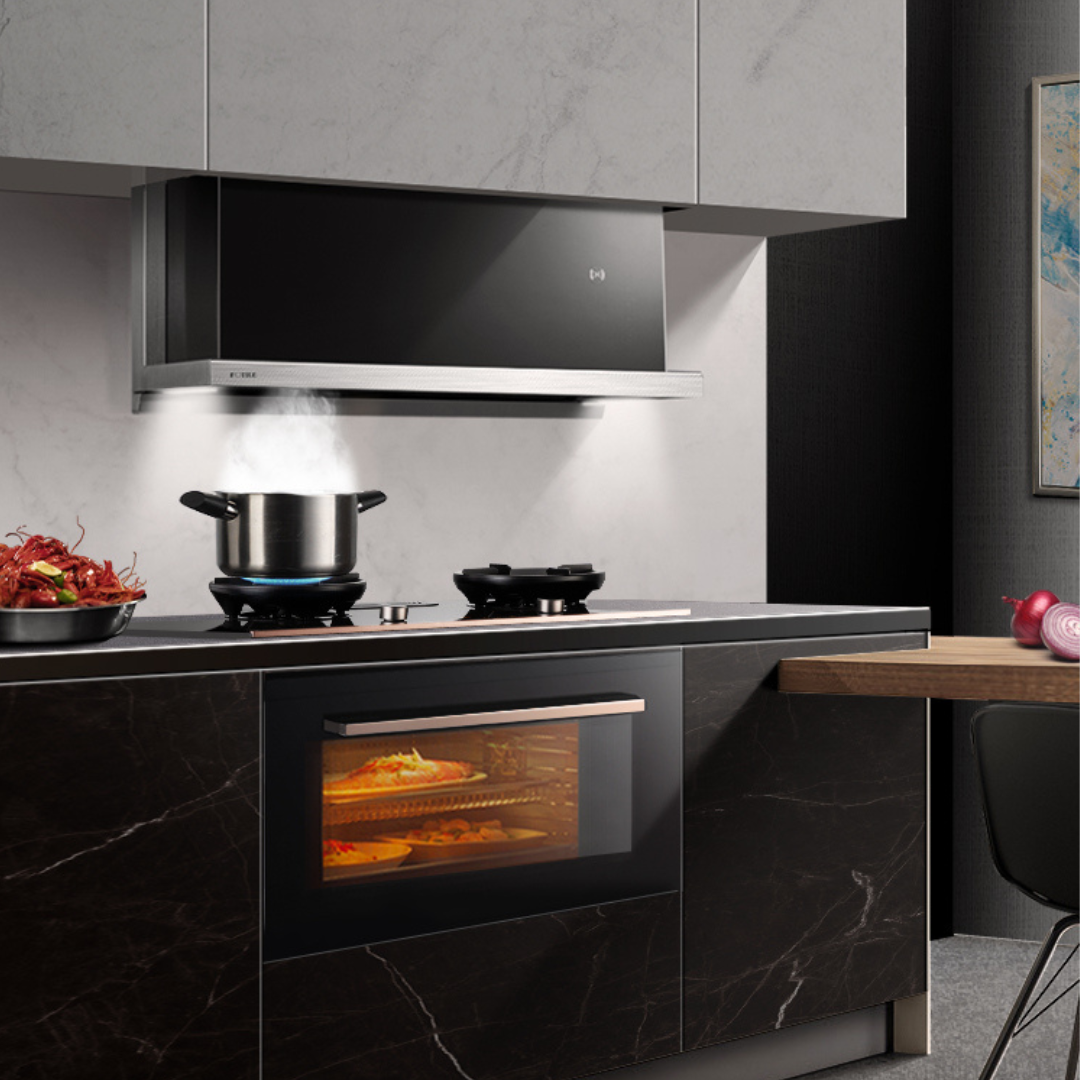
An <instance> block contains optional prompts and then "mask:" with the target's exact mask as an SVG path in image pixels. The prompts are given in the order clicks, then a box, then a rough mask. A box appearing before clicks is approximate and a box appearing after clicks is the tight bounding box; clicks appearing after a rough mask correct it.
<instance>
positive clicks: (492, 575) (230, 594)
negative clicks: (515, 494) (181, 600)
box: [206, 563, 605, 633]
mask: <svg viewBox="0 0 1080 1080" xmlns="http://www.w3.org/2000/svg"><path fill="white" fill-rule="evenodd" d="M604 578H605V575H604V574H603V573H602V572H599V571H596V570H594V569H593V567H592V564H591V563H563V564H561V565H559V566H552V567H546V568H543V567H524V568H515V567H511V566H510V565H509V564H507V563H490V564H489V565H488V566H486V567H482V568H476V569H471V570H469V569H466V570H462V571H461V572H460V573H459V574H455V575H454V584H455V585H456V586H457V587H458V589H459V590H460V591H461V593H462V594H463V595H464V597H465V599H466V600H467V601H468V602H469V605H470V606H469V608H468V609H467V610H466V611H465V612H464V613H463V614H451V613H450V612H449V611H444V612H441V613H437V614H434V613H433V614H431V615H426V616H424V617H423V618H422V621H424V622H446V621H448V620H458V619H459V620H461V621H475V620H481V619H510V618H522V619H525V618H537V617H543V616H550V615H587V614H589V610H588V608H587V607H586V606H585V603H584V600H585V597H587V596H588V595H589V594H590V593H592V592H593V591H595V590H596V589H598V588H600V586H601V585H603V583H604ZM366 589H367V583H366V582H365V581H362V580H361V579H360V576H359V575H358V574H345V575H342V576H340V577H328V578H316V579H305V578H300V579H288V580H278V579H267V578H237V577H226V578H215V579H214V580H213V581H212V582H211V583H210V592H211V594H212V595H213V597H214V599H215V600H216V601H217V602H218V604H219V605H220V606H221V610H222V612H223V613H224V615H225V620H224V622H220V623H216V624H215V625H213V626H210V627H206V629H209V630H215V631H219V632H228V633H237V632H239V633H248V632H251V631H256V630H306V629H312V628H316V627H324V626H325V627H349V626H356V625H360V624H368V623H370V622H371V621H372V618H371V616H370V615H369V614H367V613H369V612H377V614H378V621H379V622H380V623H382V624H387V623H392V624H401V623H405V622H407V621H408V619H409V615H410V613H411V612H412V610H413V609H414V608H432V607H436V606H437V605H435V604H433V603H425V602H423V601H400V600H389V601H386V602H379V603H367V604H362V605H361V604H358V603H357V601H358V600H359V599H360V598H361V597H362V596H363V595H364V593H365V590H366ZM456 606H457V605H455V607H456ZM361 612H363V613H365V614H364V615H360V613H361ZM358 615H359V616H360V623H358V622H357V617H358ZM416 622H417V620H416V618H414V620H413V623H414V625H415V624H416Z"/></svg>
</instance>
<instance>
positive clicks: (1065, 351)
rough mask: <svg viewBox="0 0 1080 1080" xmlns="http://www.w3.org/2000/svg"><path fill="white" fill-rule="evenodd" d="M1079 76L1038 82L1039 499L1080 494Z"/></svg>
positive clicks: (1035, 377)
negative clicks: (1046, 496)
mask: <svg viewBox="0 0 1080 1080" xmlns="http://www.w3.org/2000/svg"><path fill="white" fill-rule="evenodd" d="M1078 95H1080V76H1077V75H1051V76H1047V77H1045V78H1037V79H1032V85H1031V100H1032V299H1031V309H1032V401H1033V405H1034V417H1033V425H1032V426H1033V433H1034V440H1033V447H1032V449H1033V454H1032V465H1033V474H1034V476H1033V480H1034V490H1035V494H1036V495H1065V496H1073V497H1075V496H1076V495H1077V494H1080V96H1078Z"/></svg>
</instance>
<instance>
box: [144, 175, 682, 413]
mask: <svg viewBox="0 0 1080 1080" xmlns="http://www.w3.org/2000/svg"><path fill="white" fill-rule="evenodd" d="M132 206H133V214H134V221H133V225H134V228H133V238H134V249H133V256H134V271H135V272H134V275H133V277H134V289H135V292H134V311H135V320H134V390H135V392H136V395H141V394H144V393H148V392H155V391H168V390H177V389H190V388H196V387H219V388H221V387H225V388H233V389H237V388H239V389H243V390H260V389H265V390H274V389H311V390H317V391H325V392H336V393H346V394H358V395H365V396H402V395H411V396H417V395H419V396H427V397H446V396H449V397H455V396H456V397H469V398H483V397H487V398H520V397H526V398H534V399H541V400H543V399H567V398H570V399H590V398H613V397H645V398H665V397H667V398H685V397H700V396H701V393H702V376H701V374H700V373H698V372H687V371H677V372H669V371H666V370H665V359H664V337H665V328H664V277H663V222H662V213H661V211H660V209H659V208H657V207H641V206H626V205H613V204H582V203H572V202H556V201H538V200H532V199H520V198H502V197H488V196H477V195H459V194H443V193H428V192H416V191H389V190H383V189H371V188H354V187H344V186H328V185H314V184H286V183H276V182H268V181H259V180H246V179H236V178H224V177H205V176H200V177H186V178H182V179H176V180H167V181H163V182H160V183H156V184H149V185H146V186H144V187H140V188H136V189H135V190H134V191H133V193H132Z"/></svg>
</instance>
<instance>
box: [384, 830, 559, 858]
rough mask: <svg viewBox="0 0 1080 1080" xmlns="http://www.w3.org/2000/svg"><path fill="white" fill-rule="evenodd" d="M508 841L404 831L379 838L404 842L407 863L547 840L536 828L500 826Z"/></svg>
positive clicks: (500, 850) (537, 844)
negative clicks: (416, 836)
mask: <svg viewBox="0 0 1080 1080" xmlns="http://www.w3.org/2000/svg"><path fill="white" fill-rule="evenodd" d="M502 831H503V832H504V833H506V834H507V836H508V837H509V839H508V840H458V841H451V842H450V843H434V842H432V841H426V840H406V839H405V835H406V834H405V833H402V832H397V833H384V834H383V835H382V836H379V837H378V839H379V840H385V841H387V842H388V843H393V844H407V845H408V846H409V847H410V848H411V849H412V852H411V854H410V855H409V857H408V860H407V861H408V862H430V861H433V860H435V859H475V858H478V857H480V856H483V855H497V854H502V853H504V852H508V851H524V850H525V849H526V848H533V847H540V846H541V845H542V844H543V843H544V841H545V840H546V839H547V836H548V834H547V833H546V832H539V831H538V830H536V829H503V830H502Z"/></svg>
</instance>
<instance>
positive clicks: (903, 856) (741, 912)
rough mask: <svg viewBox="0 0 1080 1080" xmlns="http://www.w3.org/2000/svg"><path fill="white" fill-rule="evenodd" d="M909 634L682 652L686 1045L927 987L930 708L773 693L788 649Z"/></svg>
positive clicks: (877, 644) (824, 649)
mask: <svg viewBox="0 0 1080 1080" xmlns="http://www.w3.org/2000/svg"><path fill="white" fill-rule="evenodd" d="M923 642H924V638H923V635H921V634H893V635H887V636H882V637H857V638H834V639H815V640H812V641H810V640H801V641H775V642H757V643H745V644H733V645H704V646H699V647H694V648H688V649H686V650H685V653H684V663H685V667H684V671H685V692H686V702H685V708H684V718H685V726H686V759H685V767H686V776H685V822H684V832H683V836H684V845H685V849H684V850H685V867H684V877H683V888H684V918H685V929H684V949H685V953H684V955H685V962H684V979H685V983H684V1013H683V1018H684V1028H683V1033H684V1047H685V1049H687V1050H690V1049H694V1048H696V1047H699V1046H707V1045H709V1044H711V1043H718V1042H724V1041H726V1040H728V1039H734V1038H738V1037H740V1036H743V1035H753V1034H757V1033H758V1032H764V1031H769V1030H773V1029H777V1028H781V1027H788V1026H790V1025H792V1024H797V1023H800V1022H802V1021H805V1020H815V1019H819V1018H822V1017H825V1016H830V1015H834V1014H837V1013H843V1012H849V1011H851V1010H854V1009H858V1008H862V1007H864V1006H869V1005H877V1004H881V1003H882V1002H886V1001H891V1000H896V999H898V998H903V997H909V996H911V995H914V994H918V993H921V992H922V991H923V990H925V989H926V985H927V984H926V979H927V972H926V743H925V730H926V705H925V702H924V701H922V700H907V699H900V698H853V697H842V696H826V695H820V696H819V695H808V694H781V693H779V692H778V691H776V690H775V689H773V686H774V685H775V669H776V665H777V663H778V662H779V661H780V660H781V659H782V658H784V657H787V656H807V655H827V654H830V653H842V652H863V651H871V650H879V649H888V648H905V647H906V648H916V647H919V646H921V645H922V644H923Z"/></svg>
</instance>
